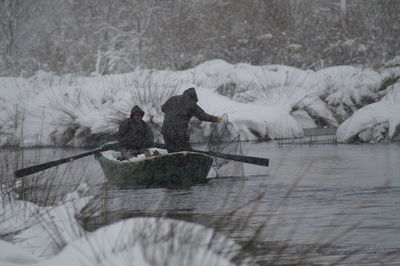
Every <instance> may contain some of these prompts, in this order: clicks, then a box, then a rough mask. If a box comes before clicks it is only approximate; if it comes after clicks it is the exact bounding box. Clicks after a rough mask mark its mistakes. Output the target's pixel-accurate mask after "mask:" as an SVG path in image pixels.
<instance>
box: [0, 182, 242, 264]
mask: <svg viewBox="0 0 400 266" xmlns="http://www.w3.org/2000/svg"><path fill="white" fill-rule="evenodd" d="M82 186H83V187H84V185H82ZM78 191H79V189H78ZM80 191H81V193H77V192H74V193H71V194H68V195H67V197H66V198H65V199H64V201H62V202H59V203H58V204H56V205H55V206H48V207H41V206H38V205H36V204H33V203H30V202H26V201H21V200H14V199H12V198H9V199H6V198H5V197H2V198H1V202H0V204H1V206H3V208H2V209H1V210H0V239H1V240H0V265H26V264H29V265H41V266H43V265H59V266H62V265H231V259H232V258H233V257H234V256H235V255H236V254H237V252H239V249H240V247H239V245H237V244H236V243H235V242H234V241H232V240H230V239H229V238H227V237H225V236H223V235H221V234H219V233H216V232H215V231H214V230H212V229H208V228H206V227H204V226H201V225H197V224H192V223H188V222H184V221H178V220H173V219H167V218H131V219H127V220H123V221H119V222H117V223H114V224H111V225H108V226H105V227H102V228H100V229H98V230H96V231H94V232H87V231H85V230H84V229H82V228H81V226H80V225H79V223H78V221H77V220H76V216H77V215H79V213H80V211H81V209H82V208H83V207H84V206H85V205H86V204H87V202H88V200H90V198H88V197H84V195H83V194H84V189H83V188H82V189H81V190H80ZM82 191H83V192H82ZM82 193H83V194H82ZM5 239H7V241H5Z"/></svg>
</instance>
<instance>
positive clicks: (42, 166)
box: [14, 144, 119, 178]
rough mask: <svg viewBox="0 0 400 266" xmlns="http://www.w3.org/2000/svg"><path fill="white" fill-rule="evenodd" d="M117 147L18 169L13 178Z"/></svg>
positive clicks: (104, 148) (116, 145)
mask: <svg viewBox="0 0 400 266" xmlns="http://www.w3.org/2000/svg"><path fill="white" fill-rule="evenodd" d="M118 145H119V144H115V145H107V146H105V147H103V148H100V149H96V150H93V151H88V152H85V153H82V154H78V155H75V156H71V157H67V158H63V159H60V160H55V161H51V162H47V163H42V164H38V165H34V166H31V167H27V168H22V169H19V170H17V171H15V173H14V174H15V177H17V178H20V177H23V176H27V175H31V174H34V173H37V172H40V171H43V170H46V169H48V168H51V167H54V166H57V165H60V164H64V163H68V162H71V161H73V160H77V159H80V158H83V157H86V156H89V155H92V154H96V153H98V152H102V151H107V150H112V149H114V148H116V147H118Z"/></svg>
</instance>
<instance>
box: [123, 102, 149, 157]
mask: <svg viewBox="0 0 400 266" xmlns="http://www.w3.org/2000/svg"><path fill="white" fill-rule="evenodd" d="M143 116H144V111H143V110H142V109H140V107H139V106H137V105H135V106H134V107H133V108H132V110H131V115H130V117H129V118H128V119H125V120H124V121H122V123H121V125H120V126H119V129H118V141H119V143H121V144H122V146H123V147H124V148H125V149H126V151H124V152H123V154H122V157H123V158H124V159H129V158H130V157H132V156H136V155H138V154H140V153H144V154H145V155H146V157H148V156H150V152H149V151H148V150H147V149H146V148H150V147H152V146H153V144H154V135H153V132H152V131H151V128H150V126H149V125H147V124H146V122H144V121H143Z"/></svg>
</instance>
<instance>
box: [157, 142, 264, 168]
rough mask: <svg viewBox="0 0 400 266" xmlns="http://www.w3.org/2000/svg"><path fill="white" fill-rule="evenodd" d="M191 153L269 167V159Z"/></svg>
mask: <svg viewBox="0 0 400 266" xmlns="http://www.w3.org/2000/svg"><path fill="white" fill-rule="evenodd" d="M154 146H155V147H156V148H160V149H166V145H165V144H161V143H154ZM191 151H192V152H198V153H203V154H207V155H210V156H213V157H219V158H223V159H227V160H231V161H237V162H242V163H248V164H255V165H260V166H268V165H269V159H266V158H261V157H253V156H244V155H234V154H227V153H220V152H212V151H200V150H191Z"/></svg>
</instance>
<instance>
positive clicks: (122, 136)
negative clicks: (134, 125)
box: [117, 121, 129, 145]
mask: <svg viewBox="0 0 400 266" xmlns="http://www.w3.org/2000/svg"><path fill="white" fill-rule="evenodd" d="M128 129H129V125H128V122H127V121H123V122H122V123H121V125H120V126H119V128H118V133H117V139H118V141H119V143H121V144H122V145H126V144H127V143H126V142H127V139H126V134H127V133H128Z"/></svg>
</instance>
